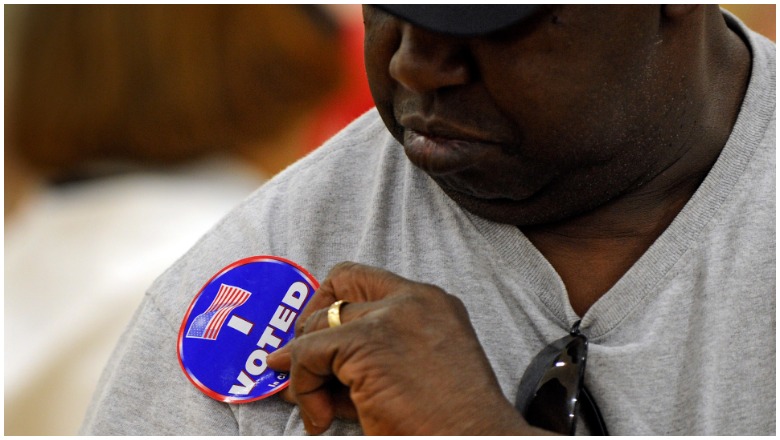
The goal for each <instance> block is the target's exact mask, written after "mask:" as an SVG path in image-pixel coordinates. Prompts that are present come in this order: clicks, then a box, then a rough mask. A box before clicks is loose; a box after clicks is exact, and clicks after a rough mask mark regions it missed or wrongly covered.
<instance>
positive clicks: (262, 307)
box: [178, 256, 319, 403]
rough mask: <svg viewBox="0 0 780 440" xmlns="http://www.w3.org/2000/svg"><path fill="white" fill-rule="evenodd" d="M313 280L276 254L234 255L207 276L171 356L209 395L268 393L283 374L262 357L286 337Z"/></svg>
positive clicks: (241, 397) (283, 380) (236, 397)
mask: <svg viewBox="0 0 780 440" xmlns="http://www.w3.org/2000/svg"><path fill="white" fill-rule="evenodd" d="M318 287H319V284H318V283H317V280H315V279H314V277H313V276H311V275H310V274H309V273H308V272H307V271H306V270H305V269H303V268H302V267H300V266H298V265H297V264H295V263H293V262H292V261H290V260H286V259H284V258H281V257H273V256H256V257H250V258H245V259H243V260H239V261H236V262H235V263H233V264H231V265H229V266H227V267H226V268H224V269H222V270H221V271H219V273H217V274H216V275H214V276H213V277H212V278H211V279H210V280H209V281H208V282H207V283H206V285H205V286H203V288H202V289H201V290H200V292H198V294H197V296H196V297H195V299H194V300H193V301H192V304H190V308H189V309H188V310H187V314H186V315H185V316H184V320H183V321H182V324H181V329H180V330H179V346H178V354H179V363H180V364H181V367H182V370H184V374H186V375H187V378H188V379H189V380H190V382H192V383H193V385H195V386H196V387H197V388H198V389H199V390H201V391H202V392H204V393H205V394H206V395H207V396H209V397H211V398H212V399H215V400H219V401H220V402H227V403H246V402H252V401H255V400H260V399H263V398H265V397H268V396H270V395H273V394H275V393H277V392H279V391H281V390H283V389H284V388H286V387H287V385H288V381H289V379H288V376H287V374H286V373H284V372H276V371H273V370H271V369H270V368H268V366H267V365H266V360H265V359H266V356H268V354H269V353H272V352H274V351H276V350H278V349H279V348H281V347H283V346H284V345H285V344H287V343H288V342H290V340H292V338H293V336H294V333H295V320H296V319H297V317H298V315H299V314H300V312H301V311H302V310H303V308H304V306H306V303H307V302H308V300H309V298H311V297H312V296H313V295H314V291H315V290H316V289H317V288H318Z"/></svg>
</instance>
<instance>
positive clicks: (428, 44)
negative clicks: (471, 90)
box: [390, 23, 472, 93]
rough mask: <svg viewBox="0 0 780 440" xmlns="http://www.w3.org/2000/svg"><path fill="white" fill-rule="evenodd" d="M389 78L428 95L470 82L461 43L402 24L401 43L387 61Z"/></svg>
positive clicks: (467, 58) (466, 53) (464, 52)
mask: <svg viewBox="0 0 780 440" xmlns="http://www.w3.org/2000/svg"><path fill="white" fill-rule="evenodd" d="M390 76H391V77H392V78H393V79H395V80H396V81H398V82H399V83H400V84H401V85H403V86H404V87H406V88H407V89H409V90H412V91H415V92H418V93H427V92H432V91H435V90H436V89H439V88H443V87H450V86H457V85H462V84H466V83H468V82H469V81H470V80H471V79H472V72H471V68H470V63H469V57H468V52H467V48H466V46H465V44H463V41H462V40H461V39H458V38H455V37H448V36H446V35H441V34H437V33H433V32H429V31H426V30H424V29H421V28H418V27H416V26H413V25H411V24H408V23H403V24H401V43H400V45H399V47H398V49H397V50H396V51H395V54H393V57H392V59H391V60H390Z"/></svg>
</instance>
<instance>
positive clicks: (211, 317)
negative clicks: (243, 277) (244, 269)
mask: <svg viewBox="0 0 780 440" xmlns="http://www.w3.org/2000/svg"><path fill="white" fill-rule="evenodd" d="M251 294H252V293H251V292H249V291H246V290H244V289H242V288H240V287H235V286H229V285H227V284H223V285H221V286H220V287H219V292H217V296H216V297H215V298H214V301H212V302H211V305H210V306H209V308H208V309H206V311H205V312H203V313H201V314H200V315H198V316H196V317H195V319H193V320H192V324H190V328H189V330H187V337H188V338H200V339H211V340H215V339H217V335H219V331H220V330H221V329H222V324H224V323H225V319H227V317H228V315H229V314H230V312H232V311H233V309H235V308H236V307H238V306H240V305H242V304H244V303H245V302H246V300H247V299H249V295H251Z"/></svg>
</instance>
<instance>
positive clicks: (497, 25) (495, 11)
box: [376, 5, 540, 37]
mask: <svg viewBox="0 0 780 440" xmlns="http://www.w3.org/2000/svg"><path fill="white" fill-rule="evenodd" d="M376 6H377V7H378V8H380V9H383V10H385V11H387V12H389V13H391V14H393V15H395V16H397V17H399V18H401V19H403V20H406V21H408V22H409V23H412V24H414V25H416V26H420V27H422V28H425V29H428V30H430V31H434V32H442V33H445V34H450V35H458V36H464V37H473V36H476V35H484V34H488V33H490V32H494V31H497V30H500V29H503V28H506V27H508V26H510V25H513V24H515V23H517V22H519V21H521V20H523V19H524V18H527V17H529V16H530V15H531V14H533V13H534V12H536V11H537V10H538V9H539V7H540V5H376Z"/></svg>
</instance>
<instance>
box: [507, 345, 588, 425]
mask: <svg viewBox="0 0 780 440" xmlns="http://www.w3.org/2000/svg"><path fill="white" fill-rule="evenodd" d="M587 350H588V340H587V339H586V338H585V336H583V335H580V334H576V335H569V336H566V337H564V338H561V339H559V340H557V341H555V342H553V343H552V344H550V345H548V346H547V347H545V348H544V349H543V350H542V351H541V352H539V354H538V355H536V357H535V358H534V359H533V361H531V364H530V365H529V367H528V369H526V371H525V374H523V378H522V379H521V380H520V387H519V389H518V393H517V400H516V402H517V403H516V405H515V406H516V407H517V409H518V410H519V411H520V412H521V413H522V414H523V416H524V417H525V419H526V421H528V423H530V424H531V425H533V426H536V427H539V428H544V429H547V430H550V431H553V432H557V433H559V434H564V435H574V431H575V429H576V427H577V407H578V398H579V394H580V390H581V389H582V381H583V376H584V374H585V359H586V357H587Z"/></svg>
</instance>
